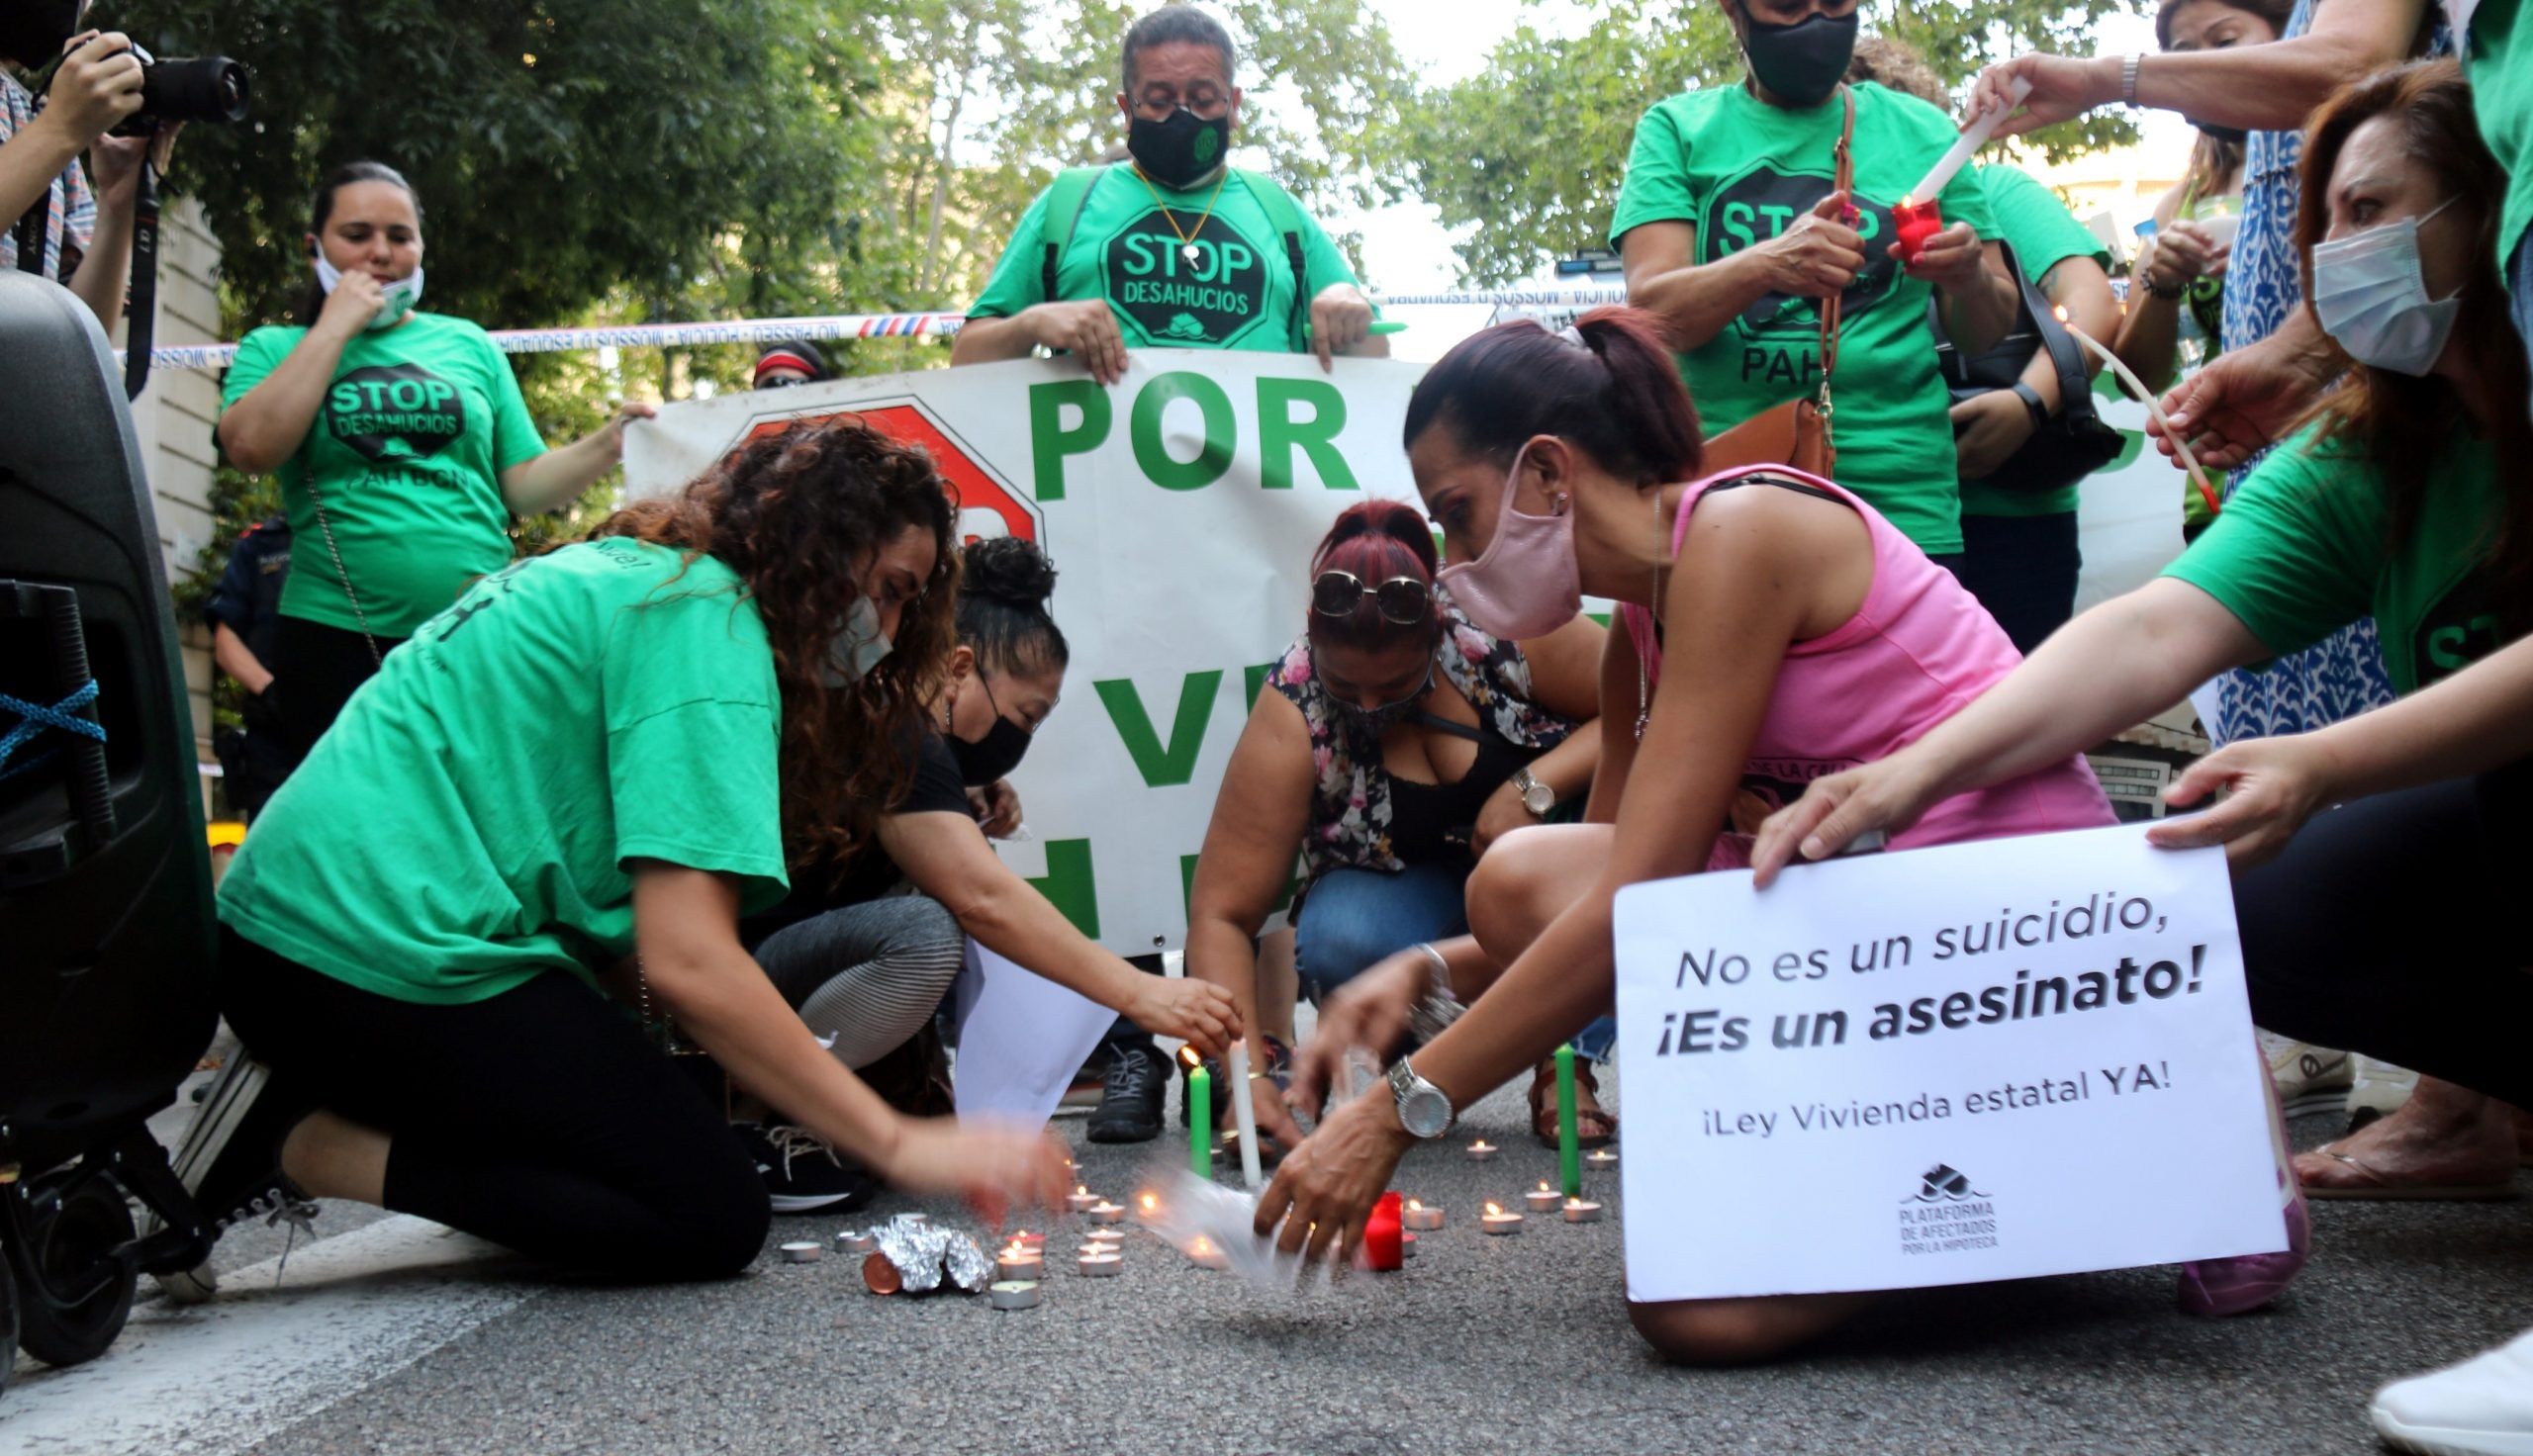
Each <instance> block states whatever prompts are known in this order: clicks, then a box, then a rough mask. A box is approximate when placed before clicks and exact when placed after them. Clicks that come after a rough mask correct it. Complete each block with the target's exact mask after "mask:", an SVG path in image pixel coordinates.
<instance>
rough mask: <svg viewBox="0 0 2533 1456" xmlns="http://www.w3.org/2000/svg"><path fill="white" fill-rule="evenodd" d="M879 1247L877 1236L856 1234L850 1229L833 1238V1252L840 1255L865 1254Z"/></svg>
mask: <svg viewBox="0 0 2533 1456" xmlns="http://www.w3.org/2000/svg"><path fill="white" fill-rule="evenodd" d="M879 1246H880V1240H879V1237H878V1236H877V1235H875V1234H870V1233H857V1232H855V1231H854V1230H852V1229H845V1230H844V1231H843V1232H841V1233H838V1234H837V1235H836V1236H835V1251H836V1252H837V1253H840V1254H867V1253H869V1252H871V1251H872V1250H873V1249H876V1248H878V1247H879Z"/></svg>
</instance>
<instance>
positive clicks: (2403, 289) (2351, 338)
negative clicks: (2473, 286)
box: [2313, 197, 2463, 376]
mask: <svg viewBox="0 0 2533 1456" xmlns="http://www.w3.org/2000/svg"><path fill="white" fill-rule="evenodd" d="M2453 205H2454V199H2452V198H2450V197H2449V198H2447V199H2446V200H2445V201H2443V202H2441V203H2438V204H2437V205H2436V206H2435V207H2433V208H2430V209H2429V210H2428V211H2426V212H2424V213H2421V214H2419V215H2418V216H2417V217H2414V218H2402V219H2399V220H2398V221H2396V222H2392V223H2385V224H2382V225H2379V226H2377V227H2369V228H2367V229H2366V230H2365V231H2363V232H2358V233H2353V234H2351V235H2349V236H2347V237H2339V238H2333V239H2332V240H2330V241H2328V242H2321V243H2315V244H2314V245H2313V317H2314V318H2317V319H2319V320H2320V321H2321V325H2322V331H2323V332H2325V333H2328V334H2329V335H2330V336H2331V337H2332V338H2334V339H2337V340H2339V346H2340V347H2341V348H2343V349H2346V350H2348V353H2349V357H2351V358H2353V359H2355V360H2356V361H2357V362H2358V363H2360V364H2371V365H2373V366H2374V367H2376V368H2378V369H2389V370H2392V372H2393V373H2395V374H2407V375H2413V376H2415V375H2423V374H2426V373H2427V372H2428V371H2429V370H2431V369H2433V368H2435V367H2436V361H2437V360H2438V359H2439V358H2440V357H2442V356H2443V355H2444V353H2445V340H2446V339H2447V338H2448V337H2449V336H2450V335H2452V333H2453V332H2454V319H2455V318H2456V316H2457V315H2459V314H2461V313H2462V311H2463V291H2462V290H2461V289H2456V290H2455V291H2454V294H2453V296H2452V297H2450V298H2443V299H2435V300H2430V299H2429V298H2428V296H2427V275H2426V273H2425V272H2423V271H2422V270H2421V268H2420V265H2419V258H2418V228H2419V225H2420V224H2421V223H2424V222H2426V221H2427V220H2428V219H2430V218H2433V217H2435V216H2436V215H2437V214H2438V213H2441V212H2443V211H2445V210H2446V209H2447V208H2450V207H2452V206H2453Z"/></svg>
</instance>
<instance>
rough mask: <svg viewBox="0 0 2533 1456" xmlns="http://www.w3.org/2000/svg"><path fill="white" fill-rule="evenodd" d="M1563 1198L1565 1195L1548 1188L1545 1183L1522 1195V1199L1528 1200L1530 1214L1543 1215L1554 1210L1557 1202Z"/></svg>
mask: <svg viewBox="0 0 2533 1456" xmlns="http://www.w3.org/2000/svg"><path fill="white" fill-rule="evenodd" d="M1564 1196H1565V1195H1563V1194H1561V1193H1559V1192H1557V1191H1556V1190H1555V1189H1553V1188H1550V1187H1548V1184H1547V1183H1545V1182H1543V1183H1541V1184H1540V1186H1539V1187H1537V1188H1534V1189H1532V1190H1531V1191H1530V1192H1528V1193H1525V1194H1523V1195H1522V1197H1524V1198H1526V1199H1528V1200H1530V1204H1531V1212H1532V1213H1535V1214H1545V1213H1548V1211H1549V1210H1551V1209H1554V1208H1555V1207H1556V1204H1557V1200H1559V1199H1561V1198H1563V1197H1564Z"/></svg>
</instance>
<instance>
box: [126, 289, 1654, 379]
mask: <svg viewBox="0 0 2533 1456" xmlns="http://www.w3.org/2000/svg"><path fill="white" fill-rule="evenodd" d="M1626 299H1627V294H1626V291H1625V290H1624V289H1617V288H1557V289H1472V290H1461V291H1454V292H1447V293H1420V294H1398V295H1393V296H1390V297H1386V298H1383V299H1380V300H1379V301H1378V302H1379V303H1380V305H1381V306H1382V307H1383V308H1391V309H1401V308H1426V307H1444V306H1451V307H1481V308H1482V307H1494V308H1499V309H1506V308H1521V309H1578V308H1590V307H1593V306H1594V305H1598V304H1616V303H1624V302H1626ZM964 321H966V316H965V315H962V314H956V313H945V312H940V311H933V312H927V313H921V314H831V315H827V316H825V317H822V318H745V319H737V320H733V321H730V322H724V323H623V324H609V325H603V326H600V327H596V328H509V329H498V330H495V331H494V333H493V335H492V338H493V343H494V346H495V347H497V348H499V349H500V350H501V351H502V352H503V353H505V354H564V353H576V352H580V351H582V350H587V349H607V348H615V349H684V348H701V347H704V346H705V345H708V344H757V345H764V344H775V343H786V342H789V341H791V340H794V339H808V340H811V341H813V342H817V341H824V340H829V339H839V338H941V337H947V336H949V335H951V334H954V333H957V332H958V331H959V325H960V324H961V323H962V322H964ZM236 356H237V346H236V345H235V344H170V345H167V346H166V347H163V348H155V349H151V350H150V351H149V364H150V367H151V368H153V369H226V368H228V367H229V363H230V361H231V360H232V359H235V357H236ZM115 359H116V362H117V363H118V364H120V363H121V362H122V359H123V354H122V352H121V351H117V353H116V355H115Z"/></svg>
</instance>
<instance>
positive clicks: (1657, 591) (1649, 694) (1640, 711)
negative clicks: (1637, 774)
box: [1636, 486, 1662, 743]
mask: <svg viewBox="0 0 2533 1456" xmlns="http://www.w3.org/2000/svg"><path fill="white" fill-rule="evenodd" d="M1653 540H1654V547H1653V599H1652V601H1651V602H1649V603H1648V604H1647V605H1646V607H1645V611H1644V619H1645V621H1646V622H1647V623H1649V624H1650V625H1648V626H1647V627H1646V628H1645V630H1646V631H1648V632H1650V631H1655V630H1657V629H1658V628H1659V627H1660V626H1661V624H1662V546H1661V541H1662V488H1661V487H1660V486H1656V487H1654V488H1653ZM1657 640H1659V639H1657ZM1650 646H1651V644H1650V643H1644V644H1640V645H1639V646H1638V647H1637V651H1636V740H1637V742H1639V743H1642V742H1643V741H1644V724H1645V720H1646V719H1648V718H1651V717H1652V716H1653V685H1652V682H1651V679H1650V678H1649V677H1648V676H1647V675H1646V673H1645V671H1644V654H1645V650H1646V649H1647V648H1648V647H1650Z"/></svg>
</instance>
